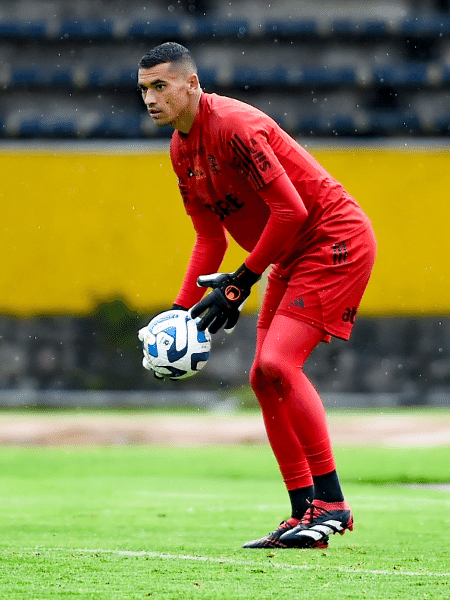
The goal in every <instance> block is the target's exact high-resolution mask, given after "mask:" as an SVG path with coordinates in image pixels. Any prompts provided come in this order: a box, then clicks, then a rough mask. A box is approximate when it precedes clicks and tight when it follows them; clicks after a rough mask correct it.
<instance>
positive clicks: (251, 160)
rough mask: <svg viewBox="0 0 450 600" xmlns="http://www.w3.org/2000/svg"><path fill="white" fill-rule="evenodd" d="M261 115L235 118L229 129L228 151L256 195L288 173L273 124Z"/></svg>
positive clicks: (227, 131)
mask: <svg viewBox="0 0 450 600" xmlns="http://www.w3.org/2000/svg"><path fill="white" fill-rule="evenodd" d="M264 119H265V120H263V117H262V116H259V113H256V114H254V113H252V112H249V113H245V114H243V115H240V114H239V113H238V114H237V115H233V118H232V119H230V120H229V123H228V125H227V128H226V141H225V146H226V147H225V151H226V152H227V154H228V160H229V162H230V164H231V166H232V167H233V168H234V169H235V171H236V175H237V177H238V178H239V179H247V180H248V182H249V183H250V185H251V186H252V187H253V189H254V190H255V191H259V190H261V189H262V188H263V187H264V186H265V185H267V184H268V183H270V182H271V181H273V180H274V179H276V177H278V176H279V175H280V174H281V173H283V172H284V169H283V167H282V166H281V164H280V162H279V160H278V158H277V156H276V154H275V152H274V150H273V148H272V147H271V143H270V138H271V132H272V127H271V123H272V121H271V120H269V117H266V116H264Z"/></svg>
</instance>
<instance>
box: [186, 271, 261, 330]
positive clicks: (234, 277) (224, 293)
mask: <svg viewBox="0 0 450 600" xmlns="http://www.w3.org/2000/svg"><path fill="white" fill-rule="evenodd" d="M260 278H261V275H257V274H256V273H253V271H251V270H250V269H249V268H248V267H246V266H245V264H244V265H242V266H241V267H239V269H238V270H237V271H235V272H234V273H212V274H211V275H202V276H201V277H199V278H198V280H197V285H198V286H200V287H210V288H212V292H210V293H209V294H208V295H207V296H205V297H204V298H203V299H202V300H200V302H198V303H197V304H196V305H195V306H193V307H192V308H191V311H190V312H191V316H192V317H193V318H194V319H195V318H196V317H198V316H200V315H201V314H202V313H204V312H205V311H208V312H207V313H206V314H205V315H204V316H203V317H202V319H201V320H200V322H199V323H198V325H197V327H198V329H199V330H200V331H204V330H205V329H208V331H209V332H210V333H217V332H218V331H219V329H220V328H221V327H224V330H225V331H226V332H227V333H231V331H232V330H233V328H234V327H235V325H236V323H237V320H238V319H239V315H240V311H241V309H242V306H243V305H244V302H245V301H246V300H247V298H248V297H249V296H250V291H251V287H252V285H254V284H255V283H256V282H257V281H258V280H259V279H260Z"/></svg>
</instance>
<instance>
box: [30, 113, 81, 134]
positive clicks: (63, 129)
mask: <svg viewBox="0 0 450 600" xmlns="http://www.w3.org/2000/svg"><path fill="white" fill-rule="evenodd" d="M76 135H77V122H76V119H73V118H70V117H54V116H52V115H47V116H40V117H25V118H23V119H22V121H21V123H20V124H19V127H18V137H24V138H33V137H36V138H40V137H76Z"/></svg>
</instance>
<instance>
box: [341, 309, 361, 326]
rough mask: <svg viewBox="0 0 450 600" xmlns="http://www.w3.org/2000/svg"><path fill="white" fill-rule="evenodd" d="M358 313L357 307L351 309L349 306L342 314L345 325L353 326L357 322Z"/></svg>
mask: <svg viewBox="0 0 450 600" xmlns="http://www.w3.org/2000/svg"><path fill="white" fill-rule="evenodd" d="M357 312H358V309H357V308H356V306H352V307H351V308H350V306H347V308H346V309H345V310H344V312H343V313H342V320H343V321H344V322H345V323H348V322H350V323H351V324H352V325H353V323H354V322H355V321H356V313H357Z"/></svg>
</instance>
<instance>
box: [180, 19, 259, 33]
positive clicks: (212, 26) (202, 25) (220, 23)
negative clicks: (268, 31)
mask: <svg viewBox="0 0 450 600" xmlns="http://www.w3.org/2000/svg"><path fill="white" fill-rule="evenodd" d="M192 22H193V23H194V32H195V35H196V36H199V37H215V36H237V37H244V36H245V35H247V33H248V31H249V24H248V21H243V20H240V21H234V20H225V19H220V20H217V21H216V20H214V19H208V18H203V17H198V18H196V19H195V20H193V21H192Z"/></svg>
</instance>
